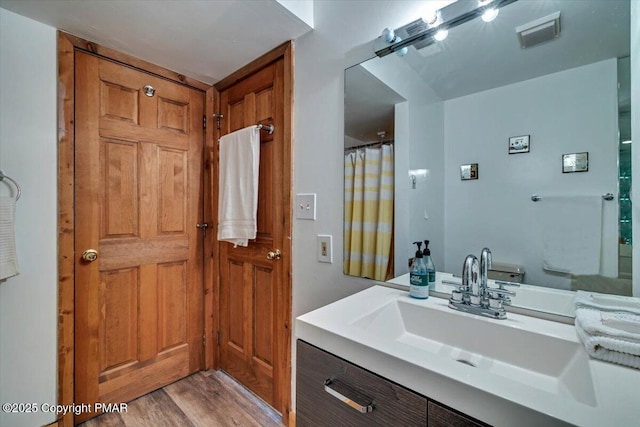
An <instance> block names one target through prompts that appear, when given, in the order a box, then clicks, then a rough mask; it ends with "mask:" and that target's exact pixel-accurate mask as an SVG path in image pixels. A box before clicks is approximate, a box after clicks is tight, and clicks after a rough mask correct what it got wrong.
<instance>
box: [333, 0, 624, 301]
mask: <svg viewBox="0 0 640 427" xmlns="http://www.w3.org/2000/svg"><path fill="white" fill-rule="evenodd" d="M556 12H559V13H560V18H559V19H560V26H559V27H560V34H559V36H558V37H557V38H553V39H551V40H549V41H545V42H543V43H539V44H533V45H530V46H527V47H526V48H522V47H521V45H520V42H519V39H518V36H517V34H516V28H517V27H522V26H526V25H527V24H528V23H531V22H534V21H536V20H538V19H540V18H543V17H546V16H549V15H553V14H555V13H556ZM565 22H566V25H565V24H564V23H565ZM629 25H630V3H629V1H628V0H621V1H607V0H593V1H590V0H584V1H567V0H547V1H544V2H532V1H516V2H515V3H512V4H509V5H508V6H505V7H503V8H502V9H501V10H500V14H499V16H498V17H497V18H496V19H495V20H493V21H491V22H484V21H482V20H481V19H479V18H477V19H473V20H471V21H469V22H466V23H465V24H463V25H460V26H458V27H456V28H451V29H450V30H449V34H448V37H447V38H446V39H445V40H444V41H441V42H435V43H432V44H428V43H422V44H421V45H420V44H418V45H412V46H409V48H408V51H407V52H406V54H405V55H403V56H400V55H398V54H389V55H387V56H384V57H376V58H373V59H371V60H369V61H366V62H363V63H361V64H359V65H356V66H354V67H351V68H349V69H347V70H346V73H345V156H347V155H349V154H351V153H353V152H357V151H358V150H366V148H368V147H373V148H375V149H378V147H380V146H381V145H382V146H384V145H385V144H381V138H380V136H379V133H380V132H384V135H385V137H383V138H382V139H384V140H385V141H386V140H389V141H390V142H392V144H386V145H390V146H392V147H393V150H392V151H393V155H394V167H395V169H394V172H393V174H394V177H395V179H394V188H393V199H394V201H393V203H394V209H393V214H394V215H393V220H392V224H393V226H392V227H391V228H392V229H391V230H388V231H389V233H390V234H391V237H390V240H389V242H390V245H391V247H390V248H389V250H388V251H385V252H384V253H385V254H386V253H387V252H388V255H384V254H382V253H377V252H376V251H375V250H372V251H371V252H370V253H369V255H367V257H366V258H367V259H368V260H369V261H371V260H375V259H377V261H380V258H384V257H385V256H386V257H387V258H388V261H386V264H385V263H384V260H382V263H383V264H384V265H386V266H387V269H386V270H385V272H384V275H380V276H376V277H374V276H372V275H370V274H369V273H365V274H362V273H361V272H355V271H352V270H350V269H349V268H348V267H347V262H346V261H347V260H348V259H349V257H350V256H351V257H352V256H353V252H354V251H353V248H354V247H355V242H358V243H357V244H358V245H360V246H358V249H359V250H360V251H361V253H363V254H364V252H365V251H366V249H365V245H364V243H360V242H364V241H363V240H358V239H359V236H356V235H355V234H353V229H354V227H353V225H351V226H346V227H345V273H346V274H353V275H358V276H362V277H369V278H376V279H377V280H385V279H386V278H387V277H388V276H390V275H392V276H402V275H404V274H406V273H408V261H409V259H410V258H411V257H412V256H413V253H412V248H411V243H412V242H414V241H418V240H427V239H428V240H430V241H431V246H430V247H431V254H432V258H433V261H434V263H435V266H436V269H437V270H438V271H440V272H448V273H454V274H460V269H461V265H462V261H463V259H464V258H465V256H466V255H467V254H469V253H473V254H476V255H478V254H479V252H480V250H481V249H482V248H483V247H485V246H486V247H489V248H491V251H492V253H493V261H494V263H495V264H498V265H501V264H502V265H503V266H504V267H505V268H504V270H505V271H511V270H513V271H514V272H516V273H517V274H518V275H520V276H519V278H521V279H522V280H523V282H525V283H527V284H531V285H539V286H543V287H546V288H555V289H560V290H576V289H588V290H595V291H600V292H606V293H616V294H623V295H631V293H632V272H631V247H632V246H631V245H632V242H631V224H632V218H631V212H632V210H631V207H630V203H631V201H630V197H629V194H630V188H631V166H630V164H631V160H630V159H631V150H632V146H633V144H632V143H631V125H630V123H631V114H630V110H631V102H630V83H629V82H630V79H631V77H630V72H629V64H630V60H629V55H630V27H629ZM522 136H528V139H527V149H526V150H525V149H524V148H522V147H520V148H517V147H516V148H514V147H511V146H510V139H511V140H515V139H517V138H519V137H522ZM514 138H515V139H514ZM358 146H361V147H360V148H355V147H358ZM576 153H588V161H589V163H588V170H586V167H585V168H583V170H584V172H582V173H563V163H562V162H563V155H565V154H576ZM584 157H585V158H586V156H584ZM470 164H478V168H479V170H481V171H482V173H481V174H479V175H478V179H474V180H463V179H461V175H460V167H461V166H463V165H470ZM387 171H388V169H387ZM369 178H373V177H370V176H368V175H366V174H365V177H364V179H365V181H364V182H365V184H364V187H368V186H367V184H366V179H369ZM350 179H351V178H348V179H346V180H345V186H347V185H351V184H348V182H347V181H349V180H350ZM377 181H380V180H379V179H378V180H377ZM365 193H366V192H365ZM607 193H612V194H613V195H614V198H613V200H606V199H605V198H603V195H605V194H607ZM345 194H347V193H345ZM533 196H537V200H538V201H537V202H534V201H533V199H532V197H533ZM354 200H355V196H354ZM353 206H355V204H349V203H345V207H348V209H349V210H351V211H353ZM378 212H381V210H380V209H378ZM349 214H352V212H350V213H349ZM346 216H347V212H346V211H345V218H346ZM385 218H388V215H387V216H386V217H385ZM369 220H370V222H369ZM345 224H347V222H346V220H345ZM359 227H361V231H362V234H365V230H367V232H368V231H372V230H379V229H382V230H387V229H388V228H389V225H388V224H382V225H380V224H378V223H377V216H370V217H369V218H368V219H367V220H365V221H363V222H362V223H361V224H360V225H359ZM347 230H349V231H350V233H351V234H350V235H349V236H347ZM348 239H349V241H348ZM385 242H386V240H385ZM349 249H350V250H349ZM350 252H351V253H350ZM356 256H357V254H356ZM360 260H362V262H363V263H364V262H365V256H364V255H363V256H362V257H361V258H360ZM369 261H367V262H369ZM377 261H376V262H377ZM371 262H372V261H371ZM493 274H496V275H497V274H500V272H498V271H495V272H493ZM506 274H510V273H506ZM382 276H384V277H382ZM513 277H516V276H513Z"/></svg>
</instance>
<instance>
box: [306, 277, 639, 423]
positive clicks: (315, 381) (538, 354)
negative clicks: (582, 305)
mask: <svg viewBox="0 0 640 427" xmlns="http://www.w3.org/2000/svg"><path fill="white" fill-rule="evenodd" d="M296 337H297V339H298V342H297V370H296V378H297V385H296V389H297V393H296V394H297V398H296V419H297V424H298V425H300V426H304V425H340V424H341V425H345V423H346V424H348V425H367V426H369V425H427V424H428V425H436V426H437V425H483V424H485V423H486V424H489V425H494V426H513V425H518V426H540V425H544V426H550V425H579V426H602V425H616V426H618V425H620V426H626V425H634V424H635V423H637V421H638V414H637V408H638V407H640V395H638V393H637V390H636V387H635V386H634V384H637V383H638V382H639V381H640V371H639V370H635V369H632V368H627V367H623V366H618V365H613V364H607V363H604V362H600V361H596V360H592V359H590V358H589V357H588V356H587V354H586V352H585V351H584V348H583V346H582V343H581V342H580V341H579V339H578V337H577V335H576V332H575V328H574V327H573V326H572V325H568V324H562V323H558V322H553V321H549V320H543V319H539V318H535V317H529V316H525V315H520V314H515V313H508V315H507V318H506V319H504V320H494V319H488V318H485V317H481V316H476V315H471V314H467V313H462V312H458V311H455V310H452V309H450V308H449V307H448V301H447V300H446V299H442V298H436V297H431V298H429V299H427V300H416V299H413V298H410V297H409V296H408V293H407V292H406V291H403V290H399V289H391V288H387V287H383V286H373V287H371V288H369V289H367V290H364V291H362V292H359V293H357V294H354V295H352V296H349V297H347V298H344V299H342V300H339V301H336V302H335V303H332V304H329V305H327V306H325V307H322V308H319V309H317V310H315V311H312V312H310V313H307V314H305V315H302V316H300V317H298V318H297V320H296Z"/></svg>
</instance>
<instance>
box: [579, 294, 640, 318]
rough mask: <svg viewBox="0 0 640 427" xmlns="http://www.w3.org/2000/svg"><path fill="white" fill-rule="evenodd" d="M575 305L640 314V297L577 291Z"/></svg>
mask: <svg viewBox="0 0 640 427" xmlns="http://www.w3.org/2000/svg"><path fill="white" fill-rule="evenodd" d="M575 307H576V309H578V308H594V309H598V310H603V311H625V312H628V313H633V314H637V315H640V298H637V297H627V296H621V295H610V294H600V293H597V292H588V291H577V292H576V299H575Z"/></svg>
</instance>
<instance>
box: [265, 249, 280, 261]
mask: <svg viewBox="0 0 640 427" xmlns="http://www.w3.org/2000/svg"><path fill="white" fill-rule="evenodd" d="M280 255H282V253H281V252H280V249H276V250H275V251H269V252H267V259H280Z"/></svg>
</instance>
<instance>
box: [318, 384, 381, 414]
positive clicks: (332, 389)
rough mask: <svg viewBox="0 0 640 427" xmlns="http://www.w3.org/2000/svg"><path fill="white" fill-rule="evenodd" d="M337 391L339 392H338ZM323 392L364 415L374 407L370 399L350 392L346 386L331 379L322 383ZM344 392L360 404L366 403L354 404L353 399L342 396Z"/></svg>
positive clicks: (355, 392)
mask: <svg viewBox="0 0 640 427" xmlns="http://www.w3.org/2000/svg"><path fill="white" fill-rule="evenodd" d="M338 389H339V390H340V391H338ZM324 391H326V392H327V393H329V394H330V395H331V396H333V397H335V398H336V399H338V400H340V401H341V402H342V403H345V404H347V405H349V406H350V407H352V408H353V409H355V410H356V411H358V412H362V413H363V414H366V413H367V412H371V411H373V408H374V406H373V402H372V401H371V399H369V398H367V397H366V396H364V395H362V394H361V393H358V392H357V391H355V390H352V389H351V387H349V386H348V385H346V384H344V383H343V382H342V381H340V380H336V379H331V378H328V379H326V380H325V381H324ZM346 391H348V392H350V393H349V394H352V395H354V399H359V400H360V401H361V402H362V401H365V402H366V403H364V404H361V403H358V402H356V401H355V400H353V399H350V398H348V397H347V396H345V395H344V394H343V393H345V392H346ZM356 395H358V397H355V396H356Z"/></svg>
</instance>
